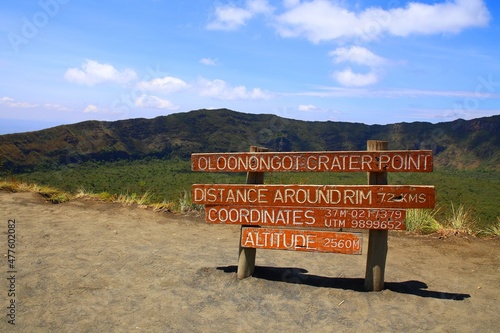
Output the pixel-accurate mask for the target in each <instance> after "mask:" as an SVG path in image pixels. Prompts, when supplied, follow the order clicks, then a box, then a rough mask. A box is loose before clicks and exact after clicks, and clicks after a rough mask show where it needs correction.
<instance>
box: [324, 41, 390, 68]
mask: <svg viewBox="0 0 500 333" xmlns="http://www.w3.org/2000/svg"><path fill="white" fill-rule="evenodd" d="M329 55H331V56H333V57H334V61H335V62H336V63H342V62H352V63H356V64H360V65H366V66H370V67H375V66H381V65H384V64H385V63H387V61H386V60H385V59H384V58H382V57H380V56H378V55H376V54H374V53H373V52H371V51H370V50H368V49H366V48H364V47H361V46H351V47H349V48H347V47H339V48H337V49H335V50H333V51H331V52H330V53H329Z"/></svg>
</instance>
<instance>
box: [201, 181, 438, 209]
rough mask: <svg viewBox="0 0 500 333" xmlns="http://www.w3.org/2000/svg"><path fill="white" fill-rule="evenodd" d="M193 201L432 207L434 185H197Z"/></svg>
mask: <svg viewBox="0 0 500 333" xmlns="http://www.w3.org/2000/svg"><path fill="white" fill-rule="evenodd" d="M192 200H193V203H195V204H203V205H263V206H284V207H295V206H297V207H335V208H341V207H345V208H433V207H434V204H435V191H434V186H413V185H246V184H195V185H193V186H192Z"/></svg>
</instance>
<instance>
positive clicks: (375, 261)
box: [365, 140, 388, 291]
mask: <svg viewBox="0 0 500 333" xmlns="http://www.w3.org/2000/svg"><path fill="white" fill-rule="evenodd" d="M387 149H388V143H387V141H376V140H368V141H367V150H368V151H372V150H387ZM367 176H368V185H387V172H367ZM387 236H388V231H387V230H372V229H371V230H370V231H369V237H368V254H367V259H366V274H365V289H366V290H367V291H381V290H382V289H384V273H385V262H386V258H387V248H388V246H387Z"/></svg>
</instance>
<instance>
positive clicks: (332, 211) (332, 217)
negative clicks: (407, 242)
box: [205, 206, 406, 230]
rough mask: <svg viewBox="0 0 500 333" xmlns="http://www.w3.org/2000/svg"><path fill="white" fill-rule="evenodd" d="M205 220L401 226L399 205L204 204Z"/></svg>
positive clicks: (282, 224) (271, 224) (310, 225)
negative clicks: (286, 205)
mask: <svg viewBox="0 0 500 333" xmlns="http://www.w3.org/2000/svg"><path fill="white" fill-rule="evenodd" d="M205 221H206V222H207V223H212V224H219V223H222V224H241V225H259V226H267V227H295V228H305V227H307V228H332V229H334V228H335V229H339V228H347V229H381V230H384V229H385V230H405V229H406V211H405V210H402V209H368V208H359V209H354V208H323V207H272V206H206V209H205Z"/></svg>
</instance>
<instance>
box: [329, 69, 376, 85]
mask: <svg viewBox="0 0 500 333" xmlns="http://www.w3.org/2000/svg"><path fill="white" fill-rule="evenodd" d="M333 77H334V79H335V80H337V81H338V82H339V83H340V84H341V85H343V86H346V87H363V86H368V85H371V84H374V83H377V82H378V76H377V74H376V73H375V72H373V71H371V72H368V73H366V74H360V73H354V72H353V71H352V69H351V68H346V69H344V70H343V71H337V72H335V73H333Z"/></svg>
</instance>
